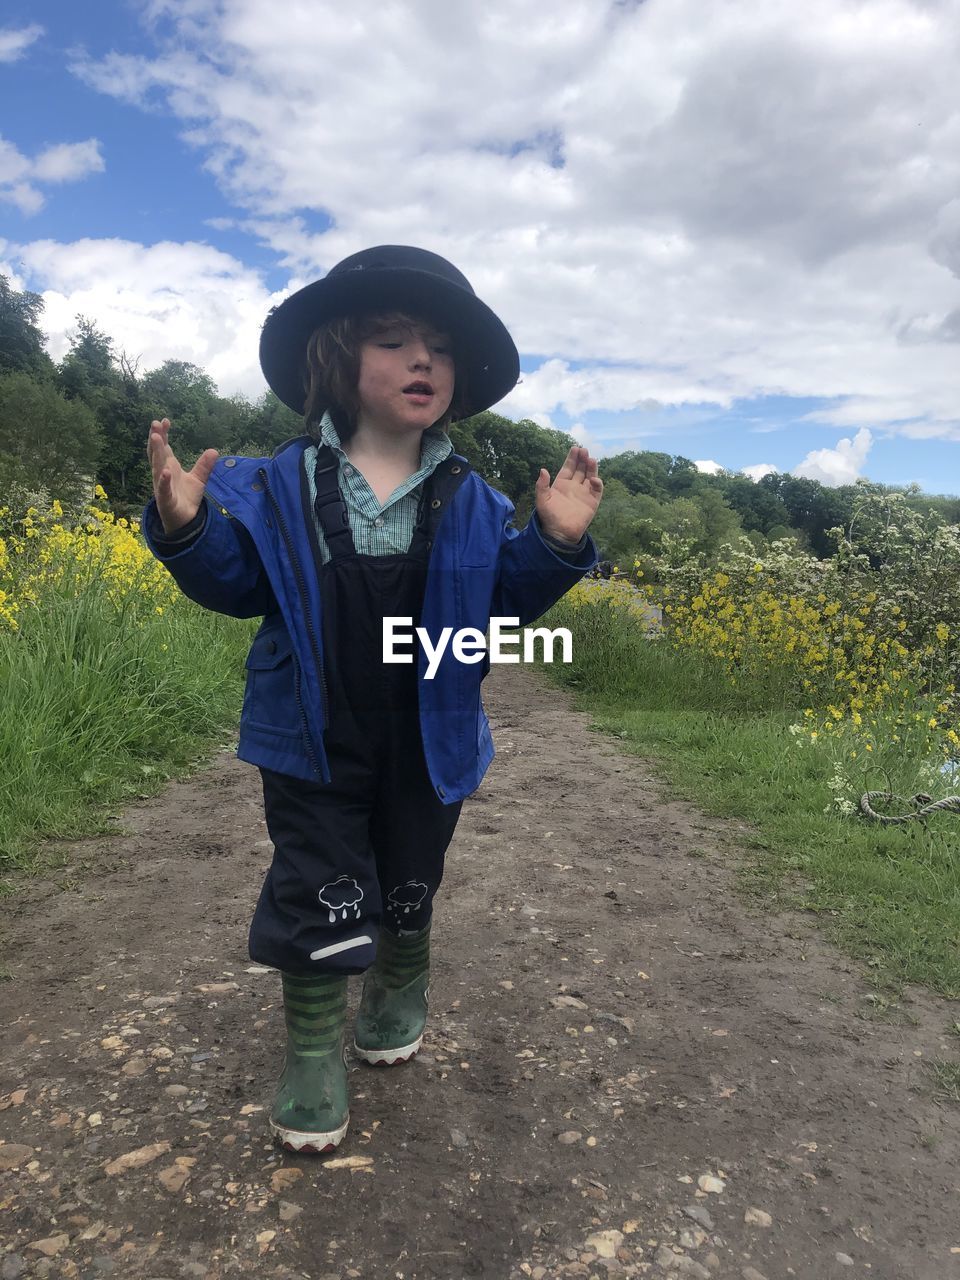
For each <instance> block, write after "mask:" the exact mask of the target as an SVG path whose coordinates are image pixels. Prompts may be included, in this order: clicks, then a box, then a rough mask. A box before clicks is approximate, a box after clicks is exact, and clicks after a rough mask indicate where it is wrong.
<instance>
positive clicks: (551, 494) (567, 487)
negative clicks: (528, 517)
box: [536, 445, 603, 542]
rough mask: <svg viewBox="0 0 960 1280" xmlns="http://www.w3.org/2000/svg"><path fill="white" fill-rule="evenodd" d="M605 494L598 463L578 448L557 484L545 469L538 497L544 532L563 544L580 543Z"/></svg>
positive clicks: (542, 468) (569, 457) (538, 486)
mask: <svg viewBox="0 0 960 1280" xmlns="http://www.w3.org/2000/svg"><path fill="white" fill-rule="evenodd" d="M602 494H603V481H602V480H601V479H600V477H599V476H598V475H597V460H596V458H591V457H590V453H589V451H588V450H587V449H584V448H582V447H581V446H580V445H574V446H573V448H572V449H571V450H570V452H569V453H568V454H567V457H566V461H565V462H564V464H563V466H562V467H561V468H560V470H559V471H558V472H557V478H556V480H554V482H553V484H551V483H550V472H549V471H548V470H547V469H546V467H541V468H540V475H539V476H538V477H537V493H536V498H537V516H538V517H539V519H540V525H541V527H542V529H543V531H544V533H547V534H549V535H550V537H551V538H559V539H560V540H561V541H563V542H579V541H580V539H581V538H582V537H583V535H584V534H585V533H586V531H587V529H588V527H589V525H590V521H591V520H592V519H593V517H594V516H595V515H596V513H597V507H598V506H599V505H600V498H601V495H602Z"/></svg>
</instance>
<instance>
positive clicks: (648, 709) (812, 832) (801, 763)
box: [544, 602, 960, 998]
mask: <svg viewBox="0 0 960 1280" xmlns="http://www.w3.org/2000/svg"><path fill="white" fill-rule="evenodd" d="M546 621H547V622H548V623H549V625H551V626H566V627H569V628H570V630H571V631H572V633H573V656H574V661H573V662H572V663H571V664H570V665H568V666H559V665H555V666H552V667H546V668H544V669H545V670H546V671H547V672H549V673H550V675H551V678H552V679H554V680H555V681H557V682H558V683H560V684H564V685H566V686H568V687H569V688H571V689H572V690H573V691H574V692H575V694H576V697H577V701H578V703H579V705H580V707H581V708H582V709H584V710H586V711H589V712H590V713H591V714H592V715H593V717H594V720H595V723H596V724H597V726H598V727H599V728H601V729H602V730H605V731H606V732H608V733H611V734H614V735H616V736H617V737H618V738H619V739H620V740H621V742H622V744H623V748H624V750H627V751H631V752H635V753H637V754H641V755H644V756H647V757H652V758H654V759H655V760H656V761H657V762H658V764H659V768H660V770H661V772H662V773H663V775H664V777H665V778H666V779H667V780H668V781H669V782H670V784H671V785H672V787H673V788H674V789H675V791H676V792H677V793H679V794H680V795H682V796H684V797H686V798H688V799H689V800H691V801H693V802H695V803H696V804H697V805H698V806H699V807H700V808H701V809H702V810H703V811H705V812H707V813H709V814H712V815H714V816H717V817H722V818H731V819H738V820H740V822H742V823H745V824H747V829H746V830H741V831H739V832H738V833H737V843H738V844H740V845H742V846H743V847H744V848H745V850H746V851H747V854H748V858H747V861H746V864H745V868H744V885H745V887H746V888H748V889H749V890H751V891H753V892H754V893H757V894H762V895H765V896H766V897H768V898H772V899H774V901H775V902H776V903H779V904H781V905H789V906H797V907H800V908H802V909H804V910H807V911H811V912H815V913H816V914H817V915H818V916H819V917H820V918H821V920H822V921H823V922H824V924H825V926H826V928H827V930H828V932H829V934H830V935H831V936H832V937H833V938H834V939H835V940H836V941H837V942H838V943H839V944H840V945H841V946H842V947H843V948H844V949H845V950H846V951H847V952H848V953H849V954H851V955H854V956H856V957H857V958H859V959H861V960H865V961H867V963H868V964H869V965H870V966H871V969H872V970H873V977H874V979H875V981H877V982H879V983H880V984H882V985H885V986H888V987H892V988H894V989H895V988H897V987H899V986H901V985H902V984H904V983H923V984H926V985H928V986H930V987H932V988H933V989H934V990H935V991H938V992H940V993H941V994H943V995H946V996H950V997H952V998H957V997H960V838H958V831H960V828H958V826H957V820H956V819H955V818H950V817H947V816H942V817H940V818H939V819H934V820H932V821H931V822H929V823H928V824H923V823H920V822H914V823H910V824H906V825H905V826H903V827H881V826H878V825H874V824H867V823H866V821H865V820H864V819H862V818H860V817H859V815H858V816H855V817H849V818H844V817H841V816H839V815H838V814H837V813H836V812H835V811H834V810H833V809H832V806H831V800H832V793H831V791H830V788H829V782H830V779H831V775H832V772H833V766H832V763H831V761H830V760H829V758H828V757H827V755H826V753H823V752H820V751H818V750H814V749H811V748H810V747H809V746H805V747H802V748H801V747H799V746H798V745H797V741H796V739H795V738H794V737H793V736H792V735H791V734H790V732H789V726H790V725H791V724H792V723H794V722H795V721H796V720H797V718H798V714H799V709H798V708H796V707H793V706H790V705H788V704H787V702H786V701H785V700H784V699H783V698H779V699H778V696H777V692H776V689H775V688H765V689H759V688H757V687H751V688H738V687H736V686H734V685H732V684H731V683H730V682H729V681H727V680H726V679H725V678H724V677H723V675H722V673H721V672H720V671H719V670H718V669H716V668H714V667H712V666H711V665H710V664H708V663H707V662H705V661H704V660H703V659H702V658H699V657H698V656H696V655H693V654H690V653H688V652H682V651H677V650H674V649H671V648H670V646H669V645H667V644H666V643H665V642H663V641H649V640H646V639H645V638H644V637H643V634H642V632H641V630H640V628H639V627H638V626H637V624H636V622H635V621H634V620H633V619H631V618H630V616H629V615H628V614H626V613H625V612H624V611H623V610H617V609H615V608H613V607H611V606H609V605H603V604H601V605H596V606H582V607H580V608H577V609H574V608H572V607H570V606H569V605H567V604H565V603H564V602H561V603H560V604H559V605H557V606H556V607H555V608H554V609H553V610H552V611H551V612H550V614H549V615H548V617H547V619H546Z"/></svg>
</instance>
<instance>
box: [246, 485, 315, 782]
mask: <svg viewBox="0 0 960 1280" xmlns="http://www.w3.org/2000/svg"><path fill="white" fill-rule="evenodd" d="M257 475H258V476H259V477H260V479H261V481H262V482H263V488H264V492H265V493H266V495H267V498H268V500H269V502H270V506H271V508H272V509H273V514H274V516H275V517H276V521H277V526H278V528H279V529H280V533H281V535H282V536H283V541H284V545H285V546H286V548H287V555H288V556H289V558H290V564H291V565H292V567H293V573H294V577H295V578H296V580H297V590H298V591H299V592H300V604H301V607H302V609H303V617H304V621H305V622H306V626H307V638H308V640H309V641H310V652H311V653H312V654H313V660H314V662H315V663H316V666H317V676H318V677H319V680H320V705H321V710H322V712H323V722H324V724H326V723H327V721H328V715H327V705H328V701H329V700H328V697H327V678H326V674H325V673H324V670H323V663H322V662H321V660H320V650H319V647H318V645H317V637H316V633H315V631H314V629H313V619H312V618H311V616H310V609H309V607H308V601H307V584H306V582H305V580H304V577H303V570H302V569H301V567H300V561H299V560H298V558H297V553H296V550H295V549H294V546H293V539H292V538H291V537H290V530H289V529H288V528H287V522H286V520H285V519H284V515H283V512H282V511H281V509H280V504H279V503H278V502H277V500H276V498H275V497H274V496H273V490H272V489H271V488H270V481H269V479H268V478H267V472H266V469H265V468H264V467H260V468H259V470H258V471H257ZM293 658H294V675H295V680H294V696H295V697H296V700H297V710H298V711H299V713H300V723H301V725H302V728H303V737H304V745H305V747H306V749H307V756H308V758H309V760H310V764H311V765H312V766H313V768H314V770H315V771H316V773H318V774H319V775H320V777H321V778H322V777H323V769H322V768H321V767H320V762H319V760H318V758H317V754H316V750H315V748H314V745H313V739H312V738H311V737H310V730H309V728H308V727H307V716H306V712H305V711H304V709H303V702H302V701H301V698H300V664H299V662H298V661H297V657H296V654H294V655H293Z"/></svg>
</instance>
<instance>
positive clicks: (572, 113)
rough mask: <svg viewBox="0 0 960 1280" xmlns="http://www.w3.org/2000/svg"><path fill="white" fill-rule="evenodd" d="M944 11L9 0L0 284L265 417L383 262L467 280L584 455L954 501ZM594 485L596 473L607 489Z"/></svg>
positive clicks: (490, 2) (959, 168)
mask: <svg viewBox="0 0 960 1280" xmlns="http://www.w3.org/2000/svg"><path fill="white" fill-rule="evenodd" d="M958 82H960V0H866V2H864V3H856V2H854V0H805V3H803V4H797V3H796V0H711V3H706V2H705V0H552V3H551V4H550V5H544V4H543V3H542V2H541V0H483V3H477V2H475V0H460V2H459V3H457V4H451V3H450V0H380V3H377V4H373V3H364V2H363V0H360V3H358V4H355V5H352V6H343V5H342V3H341V0H336V3H334V0H285V3H284V4H282V5H281V4H269V5H268V4H264V3H263V2H262V0H126V2H124V0H98V2H97V3H96V4H93V5H77V4H75V3H70V4H67V3H65V2H64V0H7V3H6V4H5V5H4V10H3V17H2V18H0V272H2V273H3V274H5V275H7V276H8V278H9V279H10V280H11V282H12V283H13V285H14V286H15V287H16V288H19V289H30V290H33V291H35V292H37V293H40V294H41V295H42V296H43V298H44V302H45V311H44V316H43V322H42V323H43V328H44V330H45V332H46V334H47V337H48V348H49V351H50V353H51V355H52V356H54V358H59V357H60V356H62V355H63V353H64V352H65V351H66V350H67V348H68V345H69V335H70V333H71V331H72V330H73V328H74V326H75V323H76V317H77V315H83V316H85V317H87V318H89V319H92V320H93V321H94V322H95V323H96V324H97V325H98V326H99V327H100V328H101V329H102V330H104V331H105V332H106V333H108V334H109V335H110V336H111V337H112V339H113V341H114V344H115V347H116V348H117V350H118V351H119V350H122V351H124V352H125V353H126V354H127V355H128V356H130V357H131V358H133V359H139V361H140V367H141V369H148V368H153V367H155V366H156V365H158V364H160V363H161V362H162V361H163V360H166V359H171V358H172V359H180V360H189V361H192V362H193V363H195V364H197V365H199V366H201V367H202V368H203V369H205V370H206V371H207V372H208V373H209V374H210V375H211V376H212V377H213V378H214V380H215V381H216V383H217V385H218V387H219V388H220V390H221V392H222V393H223V394H225V395H229V394H233V393H235V392H241V393H243V394H245V395H248V396H250V397H251V398H257V397H259V396H260V395H261V394H262V392H263V391H264V389H265V384H264V382H263V379H262V376H261V373H260V369H259V365H258V362H257V343H258V337H259V330H260V326H261V324H262V322H263V319H264V317H265V316H266V313H267V311H268V310H269V308H270V307H271V306H273V305H275V304H276V303H277V302H279V301H280V300H281V299H282V298H283V297H284V296H286V295H287V294H288V293H289V292H291V291H292V290H294V289H296V288H299V287H300V286H302V285H303V284H305V283H307V282H308V281H310V280H314V279H317V278H319V277H320V276H322V275H323V274H324V273H325V272H326V271H327V270H328V269H329V268H330V267H331V266H333V265H334V264H335V263H336V262H338V261H339V260H340V259H342V258H343V257H345V256H346V255H347V254H349V253H353V252H355V251H356V250H358V249H361V248H364V247H366V246H369V245H375V244H384V243H393V244H416V245H421V246H423V247H424V248H428V249H432V250H434V251H435V252H438V253H441V254H443V255H444V256H445V257H447V258H449V259H450V260H451V261H453V262H454V263H455V264H456V265H457V266H458V267H459V268H460V269H461V270H462V271H464V272H465V274H466V275H467V276H468V278H469V279H470V281H471V283H472V284H473V286H474V288H475V289H476V291H477V293H478V294H479V295H480V297H481V298H483V299H484V301H485V302H487V303H489V305H490V306H492V307H493V308H494V310H495V311H496V312H497V314H498V315H499V316H500V317H501V318H502V319H503V320H504V322H505V323H506V324H507V326H508V328H509V329H510V331H511V332H512V334H513V336H514V338H515V340H516V342H517V345H518V347H519V349H520V352H521V363H522V376H521V381H520V383H519V384H518V386H517V387H516V388H515V389H514V390H513V391H512V392H511V393H510V395H509V396H508V397H507V398H506V399H505V400H503V401H502V402H501V403H500V405H499V406H498V411H499V412H501V413H504V414H506V415H508V416H510V417H513V418H532V419H533V420H534V421H536V422H539V423H541V424H542V425H544V426H554V427H558V428H560V429H561V430H564V431H568V432H570V433H571V434H572V435H573V436H574V437H575V438H576V439H577V440H578V441H580V443H583V444H586V445H588V446H589V447H590V448H591V450H592V451H593V452H594V453H596V454H597V455H599V456H600V457H601V458H602V457H604V456H610V455H612V454H615V453H619V452H622V451H623V450H625V449H638V450H643V449H655V450H659V451H662V452H665V453H671V454H681V455H683V456H685V457H687V458H691V459H693V460H694V461H696V462H697V463H698V465H699V466H701V467H702V468H703V469H705V470H715V469H717V468H720V467H722V468H724V469H726V470H729V471H743V472H745V473H746V474H747V475H750V476H751V477H753V478H754V479H756V478H758V477H759V475H761V474H763V473H764V471H767V470H777V471H783V472H787V471H789V472H792V473H794V474H796V475H804V476H810V477H812V478H814V479H817V480H820V481H822V482H823V483H825V484H830V485H836V484H846V483H851V482H852V481H853V480H855V479H856V478H857V477H860V476H865V477H868V478H869V479H871V480H875V481H881V482H883V483H887V484H910V483H917V484H919V485H920V486H921V487H922V488H923V489H924V490H926V491H928V492H932V493H953V494H958V493H960V399H958V381H960V378H958V374H960V94H958V93H957V89H956V86H957V83H958ZM602 473H603V469H602V463H601V475H602Z"/></svg>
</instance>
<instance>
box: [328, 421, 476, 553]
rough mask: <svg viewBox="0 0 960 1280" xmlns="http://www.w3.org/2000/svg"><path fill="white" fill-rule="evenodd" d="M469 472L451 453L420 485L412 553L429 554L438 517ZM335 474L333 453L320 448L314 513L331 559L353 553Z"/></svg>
mask: <svg viewBox="0 0 960 1280" xmlns="http://www.w3.org/2000/svg"><path fill="white" fill-rule="evenodd" d="M470 471H471V467H470V463H469V462H467V460H466V459H465V458H460V457H458V456H457V455H456V454H451V455H450V457H449V458H446V459H445V460H444V461H443V462H441V463H440V465H439V466H438V467H437V469H436V470H435V471H434V472H433V474H432V475H431V476H430V477H429V479H428V480H427V482H426V484H424V485H422V486H421V492H420V501H419V503H418V505H417V523H416V527H415V529H414V531H413V538H412V539H411V542H410V552H411V553H414V554H416V553H418V552H420V551H429V550H430V548H431V547H432V546H433V542H434V539H435V538H436V535H437V526H438V525H439V523H440V520H441V517H442V516H443V513H444V511H446V509H447V507H448V506H449V504H450V502H451V501H452V499H453V495H454V494H455V493H456V491H457V490H458V489H459V488H460V486H461V484H463V482H464V480H466V478H467V476H468V475H469V474H470ZM338 475H339V465H338V462H337V456H336V454H335V453H334V452H333V450H332V449H331V448H330V446H329V445H320V446H319V447H318V448H317V463H316V467H315V468H314V480H315V482H316V487H317V496H316V499H315V500H314V511H315V512H316V515H317V520H318V522H319V524H320V528H321V529H322V530H323V536H324V538H325V539H326V543H327V547H328V548H329V550H330V559H331V560H338V559H340V558H342V557H343V556H351V555H355V554H356V547H355V545H354V541H353V534H352V532H351V530H350V517H349V514H348V512H347V504H346V503H345V502H344V500H343V495H342V494H341V492H340V486H339V483H338Z"/></svg>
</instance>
